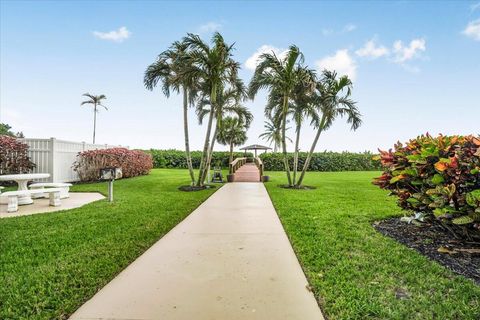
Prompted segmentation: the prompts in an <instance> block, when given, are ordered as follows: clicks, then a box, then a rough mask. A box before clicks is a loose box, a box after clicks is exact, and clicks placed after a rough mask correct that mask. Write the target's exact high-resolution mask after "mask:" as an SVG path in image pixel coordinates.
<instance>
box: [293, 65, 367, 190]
mask: <svg viewBox="0 0 480 320" xmlns="http://www.w3.org/2000/svg"><path fill="white" fill-rule="evenodd" d="M351 90H352V82H351V80H350V79H349V78H348V77H347V76H342V77H340V78H338V79H337V74H336V72H331V71H326V70H325V71H323V77H322V79H321V81H319V82H318V83H317V91H318V94H317V96H316V97H315V101H316V102H315V104H316V106H317V108H318V111H319V113H321V118H320V119H319V120H318V122H317V123H316V129H317V133H316V135H315V139H314V140H313V143H312V146H311V148H310V152H309V153H308V156H307V159H306V160H305V163H304V165H303V170H302V173H301V175H300V178H299V179H298V182H297V184H296V186H298V187H300V186H301V185H302V182H303V178H304V177H305V172H306V171H307V169H308V166H309V165H310V161H311V159H312V155H313V152H314V151H315V147H316V146H317V143H318V139H319V138H320V134H321V133H322V132H324V131H325V130H327V129H328V128H330V126H331V125H332V124H333V122H334V121H335V120H336V118H337V117H338V116H340V117H344V116H345V117H347V122H348V123H350V124H351V129H352V130H356V129H358V128H359V127H360V125H361V124H362V120H361V114H360V112H359V110H358V108H357V107H356V103H355V102H354V101H353V100H351V99H350V95H351Z"/></svg>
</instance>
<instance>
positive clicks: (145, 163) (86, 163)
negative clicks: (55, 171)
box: [73, 148, 152, 181]
mask: <svg viewBox="0 0 480 320" xmlns="http://www.w3.org/2000/svg"><path fill="white" fill-rule="evenodd" d="M106 167H117V168H122V173H123V177H124V178H130V177H135V176H140V175H146V174H148V173H149V172H150V170H151V169H152V157H151V155H149V154H147V153H145V152H143V151H140V150H129V149H125V148H110V149H98V150H88V151H83V152H79V153H78V155H77V160H76V161H75V163H74V164H73V169H74V170H75V171H76V172H77V173H78V175H79V177H80V180H81V181H94V180H98V178H99V172H100V169H102V168H106Z"/></svg>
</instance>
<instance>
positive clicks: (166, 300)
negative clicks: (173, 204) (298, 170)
mask: <svg viewBox="0 0 480 320" xmlns="http://www.w3.org/2000/svg"><path fill="white" fill-rule="evenodd" d="M71 319H162V320H207V319H208V320H236V319H248V320H255V319H262V320H270V319H272V320H273V319H274V320H287V319H288V320H295V319H298V320H314V319H315V320H319V319H323V317H322V314H321V312H320V309H319V308H318V305H317V303H316V301H315V299H314V297H313V295H312V293H311V292H310V291H308V290H307V280H306V279H305V275H304V274H303V272H302V269H301V267H300V265H299V263H298V260H297V258H296V256H295V254H294V252H293V250H292V247H291V245H290V243H289V241H288V239H287V236H286V234H285V232H284V230H283V228H282V225H281V223H280V221H279V219H278V217H277V214H276V212H275V210H274V208H273V205H272V203H271V201H270V198H269V196H268V194H267V191H266V190H265V187H264V186H263V184H262V183H229V184H226V185H225V186H223V187H222V188H221V189H220V190H218V191H217V192H216V193H214V194H213V195H212V196H211V197H210V198H209V199H208V200H207V201H205V202H204V203H203V204H202V205H201V206H200V207H198V208H197V209H196V210H195V211H194V212H193V213H192V214H190V215H189V216H188V217H187V218H186V219H185V220H184V221H183V222H181V223H180V224H179V225H177V226H176V227H175V228H174V229H172V230H171V231H170V232H169V233H168V234H166V235H165V236H164V237H163V238H162V239H160V240H159V241H158V242H157V243H155V244H154V245H153V246H152V247H151V248H150V249H148V250H147V251H146V252H145V253H144V254H143V255H142V256H140V257H139V258H138V259H137V260H135V261H134V262H133V263H132V264H131V265H130V266H128V267H127V268H126V269H125V270H124V271H123V272H121V273H120V274H119V275H118V276H117V277H116V278H115V279H113V280H112V281H111V282H110V283H109V284H107V285H106V286H105V287H104V288H103V289H101V290H100V291H99V292H98V293H97V294H96V295H95V296H94V297H93V298H92V299H91V300H89V301H88V302H87V303H85V304H84V305H83V306H82V307H81V308H80V309H79V310H77V312H75V314H74V315H73V316H72V317H71Z"/></svg>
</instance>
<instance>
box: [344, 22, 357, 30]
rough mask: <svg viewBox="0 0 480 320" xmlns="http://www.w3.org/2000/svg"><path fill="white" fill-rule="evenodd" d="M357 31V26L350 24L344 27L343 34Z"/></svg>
mask: <svg viewBox="0 0 480 320" xmlns="http://www.w3.org/2000/svg"><path fill="white" fill-rule="evenodd" d="M355 29H357V26H356V25H354V24H351V23H349V24H347V25H345V27H343V32H352V31H353V30H355Z"/></svg>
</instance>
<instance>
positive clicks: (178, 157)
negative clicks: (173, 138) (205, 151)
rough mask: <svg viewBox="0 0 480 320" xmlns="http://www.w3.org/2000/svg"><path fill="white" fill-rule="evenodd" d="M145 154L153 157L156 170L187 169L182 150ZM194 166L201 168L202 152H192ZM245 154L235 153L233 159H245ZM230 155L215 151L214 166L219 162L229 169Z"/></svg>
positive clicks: (250, 155)
mask: <svg viewBox="0 0 480 320" xmlns="http://www.w3.org/2000/svg"><path fill="white" fill-rule="evenodd" d="M145 152H147V153H149V154H151V155H152V159H153V167H154V168H179V169H186V168H187V159H186V157H185V151H180V150H158V149H150V150H145ZM191 154H192V165H193V167H194V168H198V167H200V161H201V158H202V152H201V151H192V152H191ZM243 156H244V153H243V152H234V153H233V158H234V159H235V158H237V157H243ZM247 156H248V157H252V156H253V155H252V153H248V152H247ZM229 157H230V153H229V152H227V151H214V152H213V156H212V166H216V165H217V163H218V162H220V165H221V166H222V167H228V160H229Z"/></svg>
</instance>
